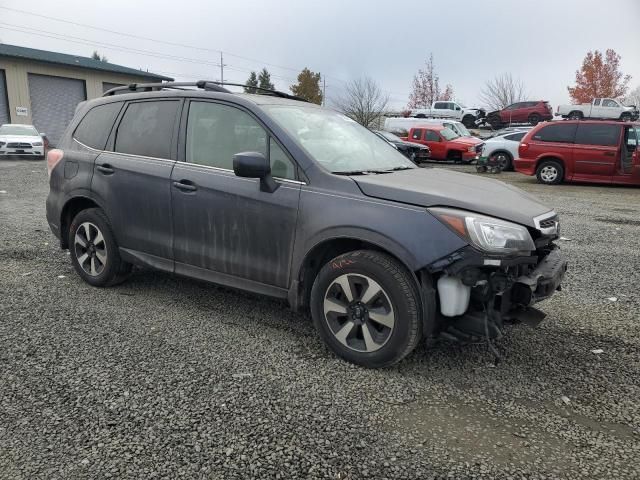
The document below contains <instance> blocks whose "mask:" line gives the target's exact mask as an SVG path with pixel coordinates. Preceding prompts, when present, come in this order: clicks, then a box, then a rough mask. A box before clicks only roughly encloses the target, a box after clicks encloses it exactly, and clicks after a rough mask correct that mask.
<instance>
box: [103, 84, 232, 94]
mask: <svg viewBox="0 0 640 480" xmlns="http://www.w3.org/2000/svg"><path fill="white" fill-rule="evenodd" d="M181 87H197V88H201V89H203V90H207V91H213V92H223V93H231V92H230V91H229V90H227V89H226V88H224V87H222V86H220V85H219V84H218V82H209V81H206V80H199V81H197V82H159V83H131V84H129V85H123V86H121V87H115V88H112V89H110V90H107V91H106V92H104V93H103V94H102V96H103V97H108V96H111V95H115V94H116V93H118V92H125V91H127V92H153V91H159V90H164V89H170V90H185V89H184V88H181Z"/></svg>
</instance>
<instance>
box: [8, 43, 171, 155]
mask: <svg viewBox="0 0 640 480" xmlns="http://www.w3.org/2000/svg"><path fill="white" fill-rule="evenodd" d="M170 80H173V79H172V78H169V77H165V76H163V75H156V74H154V73H149V72H144V71H142V70H136V69H134V68H128V67H123V66H121V65H114V64H113V63H108V62H102V61H100V60H94V59H92V58H88V57H78V56H76V55H67V54H64V53H57V52H49V51H46V50H36V49H33V48H25V47H18V46H15V45H7V44H0V124H3V123H30V124H33V125H35V127H36V128H37V129H38V131H40V132H43V133H46V134H47V138H49V141H50V142H51V144H52V145H55V144H56V142H57V141H58V139H59V138H60V136H61V135H62V133H63V132H64V129H65V128H66V126H67V124H68V123H69V121H70V120H71V118H72V117H73V114H74V112H75V109H76V105H78V103H79V102H82V101H84V100H87V99H90V98H96V97H99V96H100V95H102V93H103V92H104V91H106V90H109V89H110V88H113V87H117V86H120V85H127V84H129V83H140V82H159V81H170Z"/></svg>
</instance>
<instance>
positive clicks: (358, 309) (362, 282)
mask: <svg viewBox="0 0 640 480" xmlns="http://www.w3.org/2000/svg"><path fill="white" fill-rule="evenodd" d="M323 310H324V318H325V321H326V322H327V325H328V326H329V329H330V330H331V333H332V334H333V335H334V336H335V338H336V339H337V340H338V341H339V342H340V343H342V344H343V345H344V346H346V347H347V348H349V349H351V350H354V351H356V352H364V353H369V352H375V351H376V350H378V349H380V348H382V347H383V346H384V345H385V344H386V343H387V341H388V340H389V338H391V334H392V333H393V329H394V326H395V313H394V311H393V306H392V305H391V301H390V300H389V296H388V295H387V293H386V292H385V291H384V289H383V288H382V287H381V286H380V285H379V284H378V283H377V282H376V281H375V280H373V279H372V278H370V277H368V276H366V275H361V274H355V273H354V274H344V275H340V276H339V277H337V278H336V279H334V280H333V281H332V282H331V284H330V285H329V287H328V288H327V290H326V292H325V295H324V304H323Z"/></svg>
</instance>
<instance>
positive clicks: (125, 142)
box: [114, 100, 180, 158]
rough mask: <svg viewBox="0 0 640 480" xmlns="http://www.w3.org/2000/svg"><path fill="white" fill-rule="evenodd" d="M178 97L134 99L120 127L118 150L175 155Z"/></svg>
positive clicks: (130, 152) (143, 153)
mask: <svg viewBox="0 0 640 480" xmlns="http://www.w3.org/2000/svg"><path fill="white" fill-rule="evenodd" d="M179 103H180V102H179V101H178V100H165V101H153V102H139V103H130V104H129V106H128V107H127V110H126V111H125V113H124V115H123V116H122V120H121V121H120V124H119V125H118V129H117V131H116V138H115V145H114V151H116V152H120V153H128V154H132V155H140V156H143V157H155V158H172V155H171V144H172V141H173V132H174V127H175V123H176V117H177V113H178V105H179Z"/></svg>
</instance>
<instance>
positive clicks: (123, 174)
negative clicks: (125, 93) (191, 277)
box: [91, 100, 181, 270]
mask: <svg viewBox="0 0 640 480" xmlns="http://www.w3.org/2000/svg"><path fill="white" fill-rule="evenodd" d="M180 103H181V101H180V100H154V101H140V102H131V103H129V104H128V105H127V106H126V107H125V110H124V113H122V114H121V117H120V120H119V123H118V124H117V127H116V128H115V129H114V131H113V132H112V137H111V138H110V139H109V142H108V144H107V147H106V149H107V150H108V151H106V152H103V153H101V154H100V155H99V156H98V158H97V159H96V161H95V164H94V172H93V178H92V181H91V189H92V191H93V192H94V193H95V194H96V195H97V196H98V198H100V199H102V200H103V204H104V206H105V209H106V214H107V217H108V218H109V221H110V222H111V226H112V227H113V231H114V234H115V236H116V240H117V242H118V245H119V246H120V247H121V248H124V249H126V250H131V251H133V252H134V253H135V252H139V253H143V254H147V255H151V256H152V257H151V258H153V259H154V262H155V264H156V266H158V267H159V268H165V269H168V270H171V269H172V268H173V266H172V261H171V257H172V254H173V251H172V238H171V188H170V182H169V180H170V177H171V170H172V169H173V165H174V164H175V147H174V146H175V141H174V140H175V138H176V137H177V123H178V122H177V119H178V110H179V106H180ZM136 254H137V253H136ZM147 260H149V258H147Z"/></svg>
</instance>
